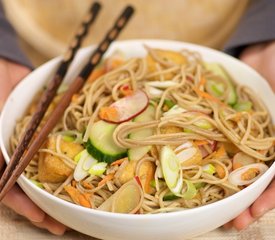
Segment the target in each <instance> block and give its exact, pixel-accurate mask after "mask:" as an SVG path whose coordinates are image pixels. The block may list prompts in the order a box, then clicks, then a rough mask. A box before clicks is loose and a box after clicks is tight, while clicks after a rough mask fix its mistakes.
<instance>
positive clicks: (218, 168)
mask: <svg viewBox="0 0 275 240" xmlns="http://www.w3.org/2000/svg"><path fill="white" fill-rule="evenodd" d="M215 168H216V172H217V174H218V176H219V178H221V179H222V178H224V177H225V171H224V169H223V167H222V166H221V165H219V164H215Z"/></svg>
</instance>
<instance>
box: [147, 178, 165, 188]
mask: <svg viewBox="0 0 275 240" xmlns="http://www.w3.org/2000/svg"><path fill="white" fill-rule="evenodd" d="M158 182H159V187H160V188H161V187H163V186H165V182H164V181H162V180H158ZM150 186H151V187H153V188H156V186H157V184H156V180H155V179H153V180H151V181H150Z"/></svg>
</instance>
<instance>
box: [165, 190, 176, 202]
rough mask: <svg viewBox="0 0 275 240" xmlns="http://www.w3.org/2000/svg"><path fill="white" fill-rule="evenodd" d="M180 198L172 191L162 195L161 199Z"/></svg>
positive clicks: (171, 199)
mask: <svg viewBox="0 0 275 240" xmlns="http://www.w3.org/2000/svg"><path fill="white" fill-rule="evenodd" d="M178 198H180V197H179V196H176V195H175V194H174V193H172V192H168V193H166V194H165V195H164V196H163V201H173V200H176V199H178Z"/></svg>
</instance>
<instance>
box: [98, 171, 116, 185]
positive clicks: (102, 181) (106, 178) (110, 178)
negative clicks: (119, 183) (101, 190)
mask: <svg viewBox="0 0 275 240" xmlns="http://www.w3.org/2000/svg"><path fill="white" fill-rule="evenodd" d="M114 175H115V174H114V173H110V174H108V175H107V176H106V177H105V178H103V179H102V180H101V181H100V182H99V183H98V186H102V185H104V184H105V183H107V182H108V181H110V180H112V179H113V178H114Z"/></svg>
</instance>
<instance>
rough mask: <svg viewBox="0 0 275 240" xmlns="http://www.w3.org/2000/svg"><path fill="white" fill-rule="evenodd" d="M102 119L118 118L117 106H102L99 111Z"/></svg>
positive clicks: (113, 119)
mask: <svg viewBox="0 0 275 240" xmlns="http://www.w3.org/2000/svg"><path fill="white" fill-rule="evenodd" d="M99 117H100V118H101V119H105V120H110V121H115V120H117V119H118V117H119V116H118V111H117V109H116V108H115V107H102V108H101V109H100V112H99Z"/></svg>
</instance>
